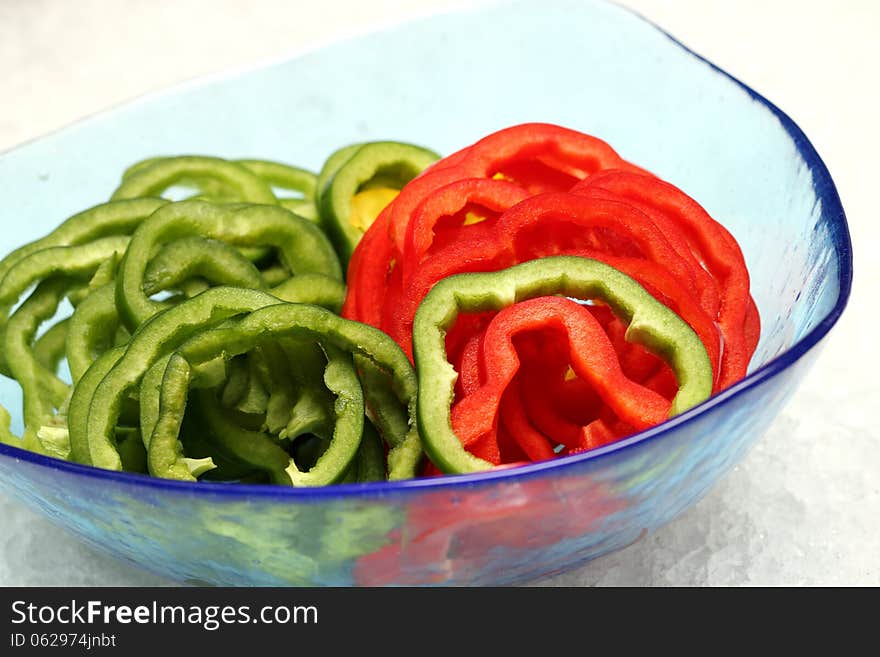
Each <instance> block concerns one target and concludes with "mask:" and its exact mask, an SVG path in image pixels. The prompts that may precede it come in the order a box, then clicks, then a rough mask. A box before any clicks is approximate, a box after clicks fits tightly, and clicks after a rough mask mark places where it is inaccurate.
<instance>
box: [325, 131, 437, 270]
mask: <svg viewBox="0 0 880 657" xmlns="http://www.w3.org/2000/svg"><path fill="white" fill-rule="evenodd" d="M439 157H440V156H439V155H437V154H436V153H435V152H434V151H431V150H428V149H426V148H422V147H421V146H416V145H414V144H406V143H401V142H394V141H378V142H370V143H367V144H363V145H361V146H360V147H359V148H357V149H355V150H354V151H353V152H352V154H351V155H350V156H349V157H347V158H346V159H345V161H344V162H343V163H342V164H341V165H340V166H339V167H338V169H337V170H336V171H335V172H334V173H333V174H332V177H330V178H329V180H327V181H326V183H325V187H323V188H322V189H321V190H320V192H319V195H320V203H319V205H318V210H319V213H320V216H321V225H322V226H323V228H324V229H325V230H326V231H327V234H328V235H329V236H330V239H331V241H332V242H333V245H334V247H335V248H336V252H337V254H338V255H339V258H340V260H341V261H342V265H343V267H345V266H346V265H347V264H348V260H349V259H350V258H351V254H352V252H353V251H354V249H355V247H356V246H357V244H358V242H359V241H360V240H361V237H362V236H363V235H364V233H365V232H366V230H367V229H368V228H369V226H370V224H372V222H373V220H374V219H375V218H376V216H377V215H378V214H379V213H380V212H381V211H382V209H383V208H384V207H385V205H387V203H388V201H390V200H392V199H393V197H394V196H396V195H397V191H398V190H400V189H401V188H402V187H403V186H404V185H406V183H408V182H409V181H410V180H412V179H413V178H415V177H416V176H417V175H419V174H420V173H421V172H422V171H424V169H425V168H426V167H427V166H428V165H430V164H432V163H433V162H436V161H437V159H438V158H439ZM361 195H367V196H368V198H359V197H360V196H361ZM359 206H362V207H359Z"/></svg>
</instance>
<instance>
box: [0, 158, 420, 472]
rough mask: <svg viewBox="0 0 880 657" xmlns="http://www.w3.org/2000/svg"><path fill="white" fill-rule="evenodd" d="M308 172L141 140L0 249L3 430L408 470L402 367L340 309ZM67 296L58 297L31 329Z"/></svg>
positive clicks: (105, 445) (263, 465) (75, 450)
mask: <svg viewBox="0 0 880 657" xmlns="http://www.w3.org/2000/svg"><path fill="white" fill-rule="evenodd" d="M385 146H386V148H387V147H388V145H387V144H386V145H385ZM400 148H403V146H401V147H400ZM412 148H413V149H415V150H418V149H416V147H412ZM425 157H427V156H425ZM386 159H387V158H386ZM434 159H436V156H431V157H430V160H431V161H433V160H434ZM346 166H347V165H346ZM346 166H343V167H341V168H340V169H339V171H337V172H336V175H337V176H338V175H340V174H341V173H343V172H345V171H347V169H346ZM420 170H421V169H419V168H418V166H417V165H413V170H412V172H411V173H407V174H406V175H415V174H416V173H417V172H418V171H420ZM407 171H409V170H407ZM400 175H401V176H404V174H403V173H401V174H400ZM406 179H408V178H404V179H400V178H398V179H397V182H396V184H398V185H399V186H402V185H403V184H404V183H405V182H406ZM317 183H318V177H317V176H316V175H315V174H313V173H310V172H308V171H306V170H304V169H300V168H297V167H292V166H289V165H286V164H282V163H278V162H270V161H265V160H239V161H230V160H223V159H220V158H213V157H204V156H180V157H157V158H151V159H149V160H144V161H142V162H139V163H137V164H135V165H133V166H132V167H130V168H129V169H128V170H126V171H125V173H124V174H123V176H122V181H121V183H120V185H119V187H118V188H117V189H116V190H115V192H114V193H113V195H112V199H111V201H110V202H108V203H105V204H102V205H100V206H97V207H95V208H92V209H90V210H88V211H86V212H83V213H81V214H79V215H76V216H74V217H72V218H70V219H68V220H67V221H65V222H64V223H62V224H61V225H60V226H59V227H58V228H57V229H56V230H55V231H53V232H52V233H50V234H49V235H48V236H46V237H44V238H42V239H41V240H38V241H36V242H34V243H32V244H29V245H26V246H24V247H22V248H20V249H18V250H17V251H15V252H13V253H12V254H10V255H9V256H7V257H6V258H5V259H3V260H2V261H0V306H2V308H3V310H4V311H5V312H3V314H2V315H0V317H2V318H3V320H4V321H2V322H0V332H2V340H3V348H2V349H0V354H2V355H3V362H2V363H0V365H2V366H3V367H4V368H5V371H7V372H8V373H10V374H11V375H12V376H14V377H15V378H16V379H17V380H18V381H19V383H20V384H21V386H22V390H23V393H24V394H23V397H24V425H25V432H24V435H23V436H22V438H21V439H18V438H16V437H14V436H12V435H11V434H8V435H7V433H6V432H5V431H4V434H3V435H4V438H3V439H4V441H5V442H10V443H12V444H16V445H19V446H22V447H25V448H27V449H31V450H34V451H38V452H42V453H45V454H49V455H52V456H56V457H59V458H65V459H71V460H74V461H77V462H80V463H84V464H90V465H94V466H97V467H101V468H105V469H111V470H126V471H131V472H140V473H147V474H151V475H153V476H158V477H164V478H171V479H180V480H186V481H195V480H197V479H210V480H219V481H239V482H251V483H275V484H282V485H294V486H318V485H326V484H330V483H336V482H342V481H349V482H352V481H368V480H374V479H385V478H404V477H412V476H415V474H416V471H417V465H418V463H419V462H420V460H421V455H422V451H421V447H420V441H419V437H418V433H417V430H416V426H415V421H414V420H413V419H412V418H413V416H414V412H415V394H416V383H415V374H414V372H413V369H412V366H411V364H410V363H409V361H408V360H407V358H406V356H405V355H404V354H403V352H402V351H401V350H400V348H399V347H398V346H397V345H396V344H395V343H394V342H393V341H392V340H391V339H390V338H389V337H388V336H386V335H385V334H383V333H381V332H380V331H378V330H376V329H374V328H372V327H369V326H365V325H363V324H359V323H357V322H351V321H349V320H345V319H343V318H341V317H340V316H339V315H338V312H339V309H340V307H341V305H342V302H343V298H344V295H345V284H344V281H343V276H342V273H343V270H342V266H341V264H340V261H339V258H338V256H337V254H336V251H335V249H334V246H333V244H332V243H331V241H330V239H329V238H328V236H327V234H325V232H324V229H323V227H322V225H323V219H322V217H321V216H319V214H320V213H319V210H318V205H317V203H318V201H319V199H320V197H319V195H318V192H317V189H318V186H317ZM162 196H167V197H170V198H162ZM180 196H183V197H184V200H179V201H173V200H172V199H173V198H174V197H180ZM355 196H357V193H356V191H355ZM34 286H36V287H35V289H34V291H33V292H31V293H30V296H27V297H26V298H25V299H24V301H23V302H21V303H19V299H20V297H22V296H23V295H25V294H26V293H27V291H28V290H29V289H30V288H32V287H34ZM65 300H67V301H69V302H70V303H71V304H72V305H73V307H74V310H73V313H72V314H71V315H70V316H69V317H63V316H62V317H61V318H60V319H58V320H56V322H55V324H54V325H52V326H51V327H50V328H49V329H48V330H47V331H45V332H44V333H43V334H42V335H41V336H39V337H38V329H39V328H40V325H41V324H44V323H46V322H48V321H51V320H52V319H53V318H54V317H56V316H57V315H58V314H59V308H61V306H62V303H63V302H64V301H65ZM11 309H14V310H13V311H12V312H10V310H11ZM258 311H259V312H258ZM355 358H357V359H358V361H357V362H358V363H359V366H360V367H364V368H366V367H369V368H370V376H369V378H368V380H367V378H366V377H364V379H365V382H364V383H362V382H361V375H360V374H359V372H358V369H356V367H355ZM65 362H66V365H67V370H68V372H62V371H60V370H61V369H63V368H62V367H61V366H62V365H63V364H64V363H65ZM65 374H69V377H66V376H64V375H65ZM367 400H369V402H370V406H369V408H368V407H367ZM389 417H393V418H398V419H400V418H402V421H401V420H399V421H397V422H395V423H390V422H388V421H386V420H387V418H389ZM371 418H375V423H376V425H377V426H378V427H380V428H381V433H380V432H379V431H377V430H376V429H374V427H373V422H374V420H373V419H371ZM383 440H384V445H383Z"/></svg>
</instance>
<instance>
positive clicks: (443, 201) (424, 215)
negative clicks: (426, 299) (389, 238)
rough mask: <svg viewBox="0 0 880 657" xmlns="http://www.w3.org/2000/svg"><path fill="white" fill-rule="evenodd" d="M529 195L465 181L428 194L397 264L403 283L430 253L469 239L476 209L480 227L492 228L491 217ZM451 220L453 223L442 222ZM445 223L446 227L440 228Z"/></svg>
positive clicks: (494, 183)
mask: <svg viewBox="0 0 880 657" xmlns="http://www.w3.org/2000/svg"><path fill="white" fill-rule="evenodd" d="M527 197H528V193H527V192H526V191H525V190H524V189H523V188H522V187H519V186H518V185H514V184H512V183H509V182H505V181H503V180H492V179H485V178H465V179H463V180H458V181H456V182H453V183H450V184H448V185H445V186H443V187H440V188H438V189H436V190H434V191H433V192H431V193H430V194H429V195H428V196H427V197H425V199H424V200H423V201H422V202H421V203H419V205H418V206H416V208H415V210H414V211H413V212H412V214H411V215H410V220H409V223H408V225H407V230H406V244H405V248H404V252H403V258H402V259H401V262H400V263H399V266H401V267H402V268H403V269H402V275H403V281H406V280H408V279H409V277H410V275H411V272H412V271H413V270H414V269H415V268H417V267H418V266H419V265H420V264H421V262H422V260H423V259H424V258H425V257H426V256H427V254H428V253H429V251H430V250H431V249H432V248H433V249H434V250H436V249H438V248H442V246H443V245H444V244H445V243H448V242H449V241H454V240H467V239H469V233H468V232H464V231H469V230H470V226H471V225H473V224H468V220H469V219H470V218H471V217H470V215H472V214H473V213H474V210H476V214H477V215H480V216H479V218H480V220H481V221H480V223H481V224H482V226H481V227H482V228H483V229H485V228H487V227H489V228H490V229H491V225H492V220H491V217H494V218H497V216H498V215H500V214H501V213H502V212H504V211H505V210H507V209H509V208H510V207H511V206H513V205H516V204H517V203H519V202H520V201H522V200H524V199H526V198H527ZM444 219H447V220H448V219H451V220H452V221H446V222H444V221H442V220H444ZM443 223H447V224H448V225H447V226H443Z"/></svg>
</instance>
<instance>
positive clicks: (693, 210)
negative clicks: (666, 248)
mask: <svg viewBox="0 0 880 657" xmlns="http://www.w3.org/2000/svg"><path fill="white" fill-rule="evenodd" d="M579 187H580V188H589V187H599V188H601V189H604V190H607V191H610V192H613V193H615V194H617V195H618V196H620V197H622V198H624V199H627V200H630V201H638V202H640V203H644V204H645V205H649V206H651V207H653V208H655V209H656V210H658V211H660V212H662V213H664V214H665V215H666V216H667V217H669V218H670V220H672V221H673V222H674V223H675V224H676V226H678V228H679V230H680V231H681V232H682V233H683V234H684V235H685V237H686V238H687V239H688V240H689V242H690V243H691V244H692V246H693V248H694V250H695V251H696V252H697V253H698V254H699V255H700V257H701V258H702V261H703V263H704V265H705V267H706V269H707V270H708V271H709V273H710V274H712V276H713V277H714V278H715V280H716V281H717V282H718V288H719V292H720V295H721V304H720V308H719V311H718V318H717V321H718V325H719V327H720V328H721V332H722V335H723V336H724V356H723V359H722V368H721V374H720V387H721V388H725V387H727V386H728V385H730V384H731V383H732V382H734V381H737V380H739V379H740V378H742V377H743V376H745V374H746V372H747V369H748V364H749V360H750V359H751V355H752V351H753V350H750V349H749V345H750V344H752V343H755V339H754V335H755V329H754V322H755V318H756V317H757V314H756V313H755V314H751V313H753V311H751V310H749V308H750V306H752V305H753V302H752V300H751V297H750V295H749V274H748V269H747V268H746V265H745V259H744V258H743V255H742V251H741V249H740V247H739V244H737V242H736V240H735V239H734V238H733V236H732V235H731V234H730V232H729V231H728V230H727V229H726V228H724V226H722V225H721V224H720V223H718V222H717V221H715V220H714V219H713V218H712V217H711V216H710V215H709V213H708V212H706V210H705V209H704V208H703V207H702V206H700V204H699V203H697V202H696V201H695V200H694V199H692V198H691V197H690V196H688V195H687V194H685V193H684V192H683V191H681V190H680V189H678V188H677V187H675V186H674V185H671V184H669V183H667V182H664V181H662V180H659V179H657V178H653V177H648V176H641V175H638V174H635V173H632V172H625V171H604V172H600V173H597V174H596V175H594V176H591V177H590V178H589V179H587V180H585V181H583V183H580V184H579ZM573 191H577V187H576V188H575V189H573ZM747 313H748V314H751V318H750V319H749V322H750V326H751V328H750V329H749V333H750V335H751V336H752V337H751V339H749V340H747V339H746V337H745V328H744V327H745V324H746V315H747Z"/></svg>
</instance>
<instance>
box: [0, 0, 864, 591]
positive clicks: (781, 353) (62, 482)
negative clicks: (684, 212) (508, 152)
mask: <svg viewBox="0 0 880 657" xmlns="http://www.w3.org/2000/svg"><path fill="white" fill-rule="evenodd" d="M523 121H544V122H552V123H559V124H562V125H567V126H570V127H572V128H575V129H579V130H582V131H584V132H588V133H591V134H595V135H597V136H600V137H602V138H603V139H605V140H607V141H608V142H609V143H611V144H612V145H613V146H614V147H615V148H616V149H617V150H618V151H619V152H620V153H621V154H622V155H623V156H624V157H626V158H627V159H630V160H632V161H634V162H637V163H639V164H641V165H642V166H645V167H646V168H648V169H650V170H652V171H654V172H655V173H657V174H658V175H660V176H661V177H663V178H665V179H667V180H669V181H671V182H673V183H675V184H676V185H678V186H680V187H682V188H683V189H684V190H685V191H687V192H688V193H689V194H691V195H692V196H694V197H695V198H696V199H698V200H699V201H700V202H701V203H702V204H703V205H704V206H705V207H706V208H707V209H708V210H709V212H710V213H711V214H712V215H713V216H714V217H716V218H717V219H719V220H720V221H721V222H723V223H724V224H725V225H726V226H727V227H728V228H729V229H730V230H731V232H732V233H733V234H734V235H735V236H736V238H737V239H738V240H739V242H740V243H741V245H742V247H743V250H744V252H745V254H746V258H747V261H748V265H749V268H750V271H751V274H752V285H753V292H754V296H755V299H756V301H757V304H758V307H759V309H760V312H761V316H762V319H763V332H762V336H761V342H760V345H759V347H758V350H757V353H756V354H755V358H754V361H753V363H752V367H751V373H750V375H749V376H748V378H746V379H745V380H744V381H742V382H740V383H739V384H738V385H736V386H734V387H732V388H730V389H728V390H726V391H725V392H723V393H722V394H720V395H718V396H716V397H714V398H712V399H710V400H709V401H708V402H706V403H704V404H703V405H701V406H700V407H698V408H696V409H693V410H692V411H690V412H688V413H686V414H684V415H682V416H679V417H677V418H675V419H674V420H672V421H669V422H667V423H665V424H663V425H662V426H659V427H656V428H654V429H651V430H649V431H646V432H643V433H641V434H638V435H636V436H633V437H631V438H630V439H628V440H626V441H623V442H620V443H617V444H615V445H612V446H609V447H607V448H604V449H602V450H598V451H595V452H591V453H587V454H582V455H579V456H575V457H569V458H564V459H560V460H557V461H553V462H547V463H541V464H534V465H531V466H527V467H523V468H520V469H516V470H508V471H499V472H492V473H486V474H481V475H473V476H470V475H469V476H461V477H444V478H437V479H431V480H421V481H411V482H402V483H393V484H392V483H381V484H371V485H351V486H338V487H332V488H326V489H316V490H293V489H280V488H275V487H251V486H247V487H246V486H230V485H222V484H215V485H201V484H200V485H186V484H179V483H174V482H166V481H160V480H154V479H150V478H146V477H139V476H133V475H126V474H120V473H109V472H104V471H98V470H94V469H92V468H86V467H82V466H78V465H74V464H68V463H62V462H57V461H53V460H51V459H47V458H43V457H40V456H36V455H33V454H29V453H25V452H22V451H20V450H17V449H15V448H10V447H2V446H0V486H2V487H3V488H4V489H5V490H6V491H8V492H9V493H11V494H13V495H16V496H18V497H19V498H21V499H22V500H23V501H24V502H25V503H27V504H29V505H31V506H33V507H35V508H37V509H39V510H41V511H42V512H43V513H45V514H46V515H47V516H48V517H49V518H51V519H53V520H54V521H55V522H57V523H58V524H60V525H62V526H64V527H66V528H68V529H70V530H71V531H73V532H75V533H76V534H78V535H80V536H81V537H82V538H83V539H84V540H86V541H88V542H89V543H90V544H92V545H95V546H97V547H99V548H101V549H103V550H106V551H108V552H110V553H112V554H114V555H116V556H118V557H120V558H122V559H125V560H127V561H130V562H132V563H136V564H139V565H140V566H142V567H144V568H148V569H150V570H153V571H155V572H157V573H161V574H164V575H166V576H169V577H172V578H174V579H176V580H179V581H182V582H200V583H211V584H231V585H244V584H257V585H278V584H294V585H298V584H316V585H325V584H329V585H354V584H501V583H509V582H517V581H523V580H525V579H528V578H534V577H538V576H542V575H547V574H549V573H553V572H558V571H561V570H564V569H566V568H570V567H572V566H574V565H576V564H578V563H580V562H583V561H585V560H588V559H591V558H594V557H596V556H599V555H601V554H604V553H606V552H609V551H611V550H615V549H618V548H620V547H622V546H625V545H627V544H629V543H631V542H633V541H635V540H638V539H639V538H640V537H641V536H644V535H645V534H646V533H647V532H651V531H653V530H655V529H656V528H658V527H660V526H661V525H663V524H664V523H666V522H668V521H669V520H670V519H671V518H673V517H674V516H676V515H677V514H679V513H681V512H683V511H684V510H685V509H687V508H688V507H689V506H691V505H692V504H693V503H694V502H696V501H697V500H698V499H700V497H701V496H702V495H704V494H705V493H706V491H708V490H709V489H710V488H711V486H712V485H713V484H714V483H715V482H716V481H717V480H718V478H719V477H721V476H722V475H723V474H724V473H725V472H727V471H728V470H730V468H731V467H732V466H733V465H734V464H736V463H737V462H738V461H739V460H740V459H741V458H742V457H743V455H744V454H745V453H746V451H747V450H748V449H749V448H750V446H751V445H752V444H753V443H754V442H755V441H756V440H757V439H758V438H759V437H760V436H761V434H762V433H763V431H764V430H765V429H766V428H767V426H768V425H769V423H770V422H771V421H772V420H773V418H774V416H775V415H776V414H777V413H778V411H779V409H780V408H781V407H782V405H783V404H784V402H785V400H786V398H787V397H788V396H789V395H790V394H791V392H792V391H793V390H794V389H795V386H796V385H797V384H798V382H799V381H800V380H801V379H802V377H803V376H804V374H805V373H806V371H807V369H808V368H809V365H810V363H811V362H812V361H813V359H814V358H815V356H816V353H817V351H818V347H819V346H820V345H821V343H822V340H823V338H825V336H826V334H827V333H828V331H829V330H830V328H831V327H832V326H833V325H834V323H835V322H836V321H837V319H838V317H839V316H840V313H841V312H842V311H843V308H844V306H845V305H846V301H847V297H848V294H849V290H850V281H851V276H852V261H851V247H850V242H849V235H848V231H847V226H846V221H845V218H844V214H843V210H842V208H841V205H840V201H839V199H838V196H837V193H836V191H835V188H834V184H833V183H832V181H831V178H830V176H829V174H828V171H827V170H826V168H825V166H824V165H823V163H822V161H821V160H820V158H819V156H818V155H817V153H816V152H815V150H814V149H813V147H812V146H811V145H810V143H809V141H808V140H807V138H806V137H805V136H804V134H803V133H802V132H801V131H800V130H799V129H798V127H797V126H796V125H795V124H794V123H792V121H791V120H790V119H789V118H788V117H786V116H785V115H784V114H783V113H782V112H781V111H780V110H778V109H777V108H776V107H774V106H773V105H772V104H770V103H769V102H768V101H767V100H765V99H764V98H762V97H761V96H760V95H758V94H757V93H755V92H754V91H752V90H751V89H749V88H748V87H746V86H744V85H743V84H741V83H739V82H738V81H736V80H734V79H733V78H731V77H730V76H728V75H727V74H725V73H724V72H723V71H721V70H719V69H718V68H716V67H715V66H713V65H712V64H710V63H708V62H706V61H705V60H703V59H701V58H700V57H698V56H696V55H694V54H693V53H691V52H690V51H688V50H687V49H686V48H684V47H683V46H682V45H681V44H679V43H677V42H676V41H675V40H673V39H672V38H670V37H669V36H667V35H666V34H664V33H663V32H661V31H660V30H658V29H657V28H656V27H654V26H652V25H651V24H649V23H648V22H646V21H644V20H642V19H641V18H638V17H636V16H634V15H633V14H631V13H629V12H627V11H626V10H624V9H621V8H619V7H617V6H614V5H611V4H605V3H593V2H574V1H572V2H564V1H561V0H557V1H556V2H537V1H534V2H515V3H502V4H493V5H489V6H485V7H483V8H482V9H479V10H476V11H472V12H461V13H453V14H449V15H444V16H437V17H434V18H431V19H428V20H425V21H422V22H419V23H416V24H411V25H407V26H403V27H397V28H394V29H391V30H388V31H383V32H379V33H375V34H371V35H368V36H365V37H361V38H357V39H354V40H351V41H346V42H342V43H339V44H336V45H333V46H331V47H329V48H326V49H323V50H319V51H316V52H312V53H308V54H305V55H301V56H299V57H296V58H293V59H290V60H288V61H285V62H282V63H280V64H274V65H271V66H268V67H265V68H261V69H259V70H256V71H250V72H246V73H240V74H236V75H232V76H228V77H223V78H221V79H215V80H209V81H206V82H201V83H199V84H195V85H190V86H186V87H183V88H179V89H175V90H172V91H170V92H166V93H163V94H159V95H155V96H151V97H148V98H145V99H142V100H140V101H138V102H135V103H132V104H129V105H126V106H125V107H122V108H119V109H116V110H113V111H111V112H109V113H106V114H103V115H100V116H97V117H94V118H92V119H89V120H87V121H84V122H81V123H79V124H77V125H74V126H72V127H70V128H68V129H65V130H62V131H60V132H58V133H56V134H53V135H50V136H48V137H45V138H43V139H41V140H38V141H35V142H33V143H30V144H27V145H25V146H22V147H20V148H18V149H16V150H13V151H11V152H8V153H6V154H4V155H2V156H0V180H2V181H3V188H4V203H3V208H2V210H0V212H2V223H3V227H4V231H3V233H2V236H0V250H2V251H3V252H6V251H9V250H11V249H12V248H13V247H14V246H17V245H19V244H21V243H23V242H25V241H27V240H30V239H33V238H35V237H37V236H38V235H40V234H42V233H44V232H46V231H48V230H49V229H50V228H51V227H53V226H54V225H56V224H57V223H58V222H60V221H61V220H63V219H64V218H65V217H67V216H69V215H70V214H73V213H74V212H76V211H78V210H81V209H83V208H85V207H88V206H90V205H94V204H96V203H98V202H101V201H102V200H105V199H106V198H107V197H108V196H109V195H110V193H111V191H112V190H113V189H114V187H115V185H116V184H117V182H118V178H119V175H120V173H121V172H122V170H123V169H124V167H125V166H127V165H128V164H130V163H132V162H134V161H136V160H138V159H140V158H143V157H148V156H153V155H157V154H165V153H208V154H217V155H221V156H228V157H265V158H276V159H280V160H283V161H288V162H292V163H296V164H300V165H304V166H308V167H311V168H313V169H317V168H318V167H319V166H320V164H321V162H322V160H323V157H324V156H326V154H328V153H329V152H331V151H332V150H334V149H335V148H336V147H338V146H339V145H341V144H345V143H348V142H352V141H358V140H366V139H380V138H391V139H402V140H409V141H414V142H419V143H424V144H425V145H428V146H430V147H432V148H435V149H437V150H439V151H442V152H446V153H448V152H452V151H453V150H456V149H458V148H459V147H461V146H463V145H465V144H468V143H471V142H473V141H475V140H476V139H477V138H479V137H480V136H482V135H483V134H486V133H489V132H492V131H494V130H496V129H498V128H501V127H504V126H506V125H511V124H514V123H519V122H523ZM0 402H2V403H3V405H4V406H6V407H7V408H10V409H16V408H18V407H19V405H20V394H19V393H18V390H17V386H16V384H15V383H13V382H11V381H7V380H4V381H2V384H0ZM13 428H15V429H19V430H20V428H21V427H20V419H16V421H14V423H13Z"/></svg>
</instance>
